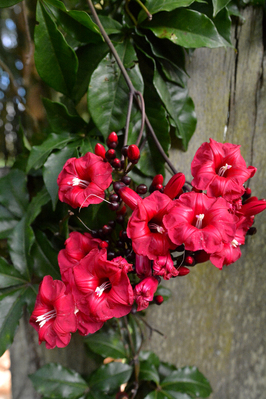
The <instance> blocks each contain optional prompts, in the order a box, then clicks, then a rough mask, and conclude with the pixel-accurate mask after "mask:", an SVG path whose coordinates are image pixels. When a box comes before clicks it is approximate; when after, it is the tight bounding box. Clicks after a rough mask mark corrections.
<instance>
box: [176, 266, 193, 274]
mask: <svg viewBox="0 0 266 400" xmlns="http://www.w3.org/2000/svg"><path fill="white" fill-rule="evenodd" d="M178 272H179V274H178V276H185V275H187V274H189V273H190V270H189V269H188V268H186V267H180V268H179V269H178Z"/></svg>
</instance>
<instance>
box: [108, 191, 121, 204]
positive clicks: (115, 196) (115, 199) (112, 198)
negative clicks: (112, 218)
mask: <svg viewBox="0 0 266 400" xmlns="http://www.w3.org/2000/svg"><path fill="white" fill-rule="evenodd" d="M119 200H120V197H119V196H118V194H116V193H113V194H110V196H109V201H110V202H111V203H114V202H118V201H119Z"/></svg>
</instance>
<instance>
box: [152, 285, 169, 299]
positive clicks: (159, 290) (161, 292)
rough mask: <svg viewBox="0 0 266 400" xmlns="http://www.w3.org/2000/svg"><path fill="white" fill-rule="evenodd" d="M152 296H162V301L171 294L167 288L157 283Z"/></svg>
mask: <svg viewBox="0 0 266 400" xmlns="http://www.w3.org/2000/svg"><path fill="white" fill-rule="evenodd" d="M154 296H163V299H164V301H167V300H168V299H169V298H170V297H171V296H172V292H171V290H169V289H168V288H166V287H164V286H161V285H159V286H158V288H157V290H156V293H155V295H154Z"/></svg>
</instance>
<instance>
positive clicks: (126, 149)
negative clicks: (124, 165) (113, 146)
mask: <svg viewBox="0 0 266 400" xmlns="http://www.w3.org/2000/svg"><path fill="white" fill-rule="evenodd" d="M128 147H129V146H123V147H122V149H121V153H122V154H123V156H124V157H127V151H128Z"/></svg>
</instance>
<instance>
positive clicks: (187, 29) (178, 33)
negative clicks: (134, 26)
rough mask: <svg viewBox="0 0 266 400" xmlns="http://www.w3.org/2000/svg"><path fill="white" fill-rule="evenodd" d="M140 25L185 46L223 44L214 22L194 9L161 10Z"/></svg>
mask: <svg viewBox="0 0 266 400" xmlns="http://www.w3.org/2000/svg"><path fill="white" fill-rule="evenodd" d="M142 26H143V27H144V28H146V29H150V30H151V31H152V32H153V33H154V34H155V35H156V36H157V37H158V38H160V39H165V38H166V39H169V40H171V41H172V42H173V43H174V44H178V45H180V46H183V47H186V48H198V47H210V48H215V47H222V46H224V42H223V41H222V40H221V38H220V36H219V33H218V32H217V29H216V28H215V25H214V23H213V22H212V21H211V20H210V19H209V18H208V17H207V16H206V15H204V14H201V13H199V12H197V11H194V10H188V9H182V8H180V9H177V10H174V11H172V12H169V13H167V12H163V13H161V14H158V15H155V16H154V18H153V19H152V21H150V22H149V23H147V22H145V23H144V24H142Z"/></svg>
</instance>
